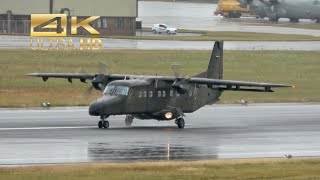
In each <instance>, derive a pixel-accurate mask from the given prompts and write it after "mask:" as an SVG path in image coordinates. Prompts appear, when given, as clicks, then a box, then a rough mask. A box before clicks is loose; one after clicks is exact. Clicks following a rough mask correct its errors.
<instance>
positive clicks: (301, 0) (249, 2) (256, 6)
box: [237, 0, 320, 23]
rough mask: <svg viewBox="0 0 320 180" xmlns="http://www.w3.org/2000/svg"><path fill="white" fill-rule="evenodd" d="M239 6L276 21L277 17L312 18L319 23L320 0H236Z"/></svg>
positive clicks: (293, 20)
mask: <svg viewBox="0 0 320 180" xmlns="http://www.w3.org/2000/svg"><path fill="white" fill-rule="evenodd" d="M237 1H238V2H240V6H241V7H247V6H249V8H250V10H251V11H253V12H254V13H255V14H257V15H258V16H260V17H262V18H264V17H268V18H269V20H270V21H274V22H277V21H278V20H279V18H289V19H290V22H299V19H313V20H316V22H317V23H320V0H290V1H289V0H237Z"/></svg>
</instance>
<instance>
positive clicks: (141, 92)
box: [127, 87, 147, 113]
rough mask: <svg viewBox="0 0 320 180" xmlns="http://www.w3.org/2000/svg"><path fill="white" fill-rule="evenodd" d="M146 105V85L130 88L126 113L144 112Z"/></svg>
mask: <svg viewBox="0 0 320 180" xmlns="http://www.w3.org/2000/svg"><path fill="white" fill-rule="evenodd" d="M146 107H147V90H146V87H139V88H130V90H129V95H128V99H127V112H128V113H141V112H145V111H146Z"/></svg>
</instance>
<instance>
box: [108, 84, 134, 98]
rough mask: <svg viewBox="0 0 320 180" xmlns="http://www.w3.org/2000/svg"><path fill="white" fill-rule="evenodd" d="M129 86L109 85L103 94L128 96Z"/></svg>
mask: <svg viewBox="0 0 320 180" xmlns="http://www.w3.org/2000/svg"><path fill="white" fill-rule="evenodd" d="M128 92H129V87H126V86H114V85H109V86H107V87H106V88H105V90H104V92H103V94H105V95H106V94H110V95H123V96H128Z"/></svg>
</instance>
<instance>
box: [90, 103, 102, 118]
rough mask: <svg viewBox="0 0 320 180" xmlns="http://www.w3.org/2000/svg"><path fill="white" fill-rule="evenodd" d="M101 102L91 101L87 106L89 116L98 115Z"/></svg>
mask: <svg viewBox="0 0 320 180" xmlns="http://www.w3.org/2000/svg"><path fill="white" fill-rule="evenodd" d="M101 106H102V103H101V102H99V101H95V102H92V103H91V104H90V106H89V114H90V115H91V116H100V112H101Z"/></svg>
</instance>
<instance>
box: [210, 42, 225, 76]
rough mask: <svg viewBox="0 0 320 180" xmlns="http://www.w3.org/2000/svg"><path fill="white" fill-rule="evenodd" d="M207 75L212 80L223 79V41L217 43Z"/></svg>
mask: <svg viewBox="0 0 320 180" xmlns="http://www.w3.org/2000/svg"><path fill="white" fill-rule="evenodd" d="M206 75H207V76H206V77H207V78H210V79H223V41H216V42H215V44H214V47H213V50H212V53H211V58H210V62H209V65H208V70H207V73H206Z"/></svg>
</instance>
